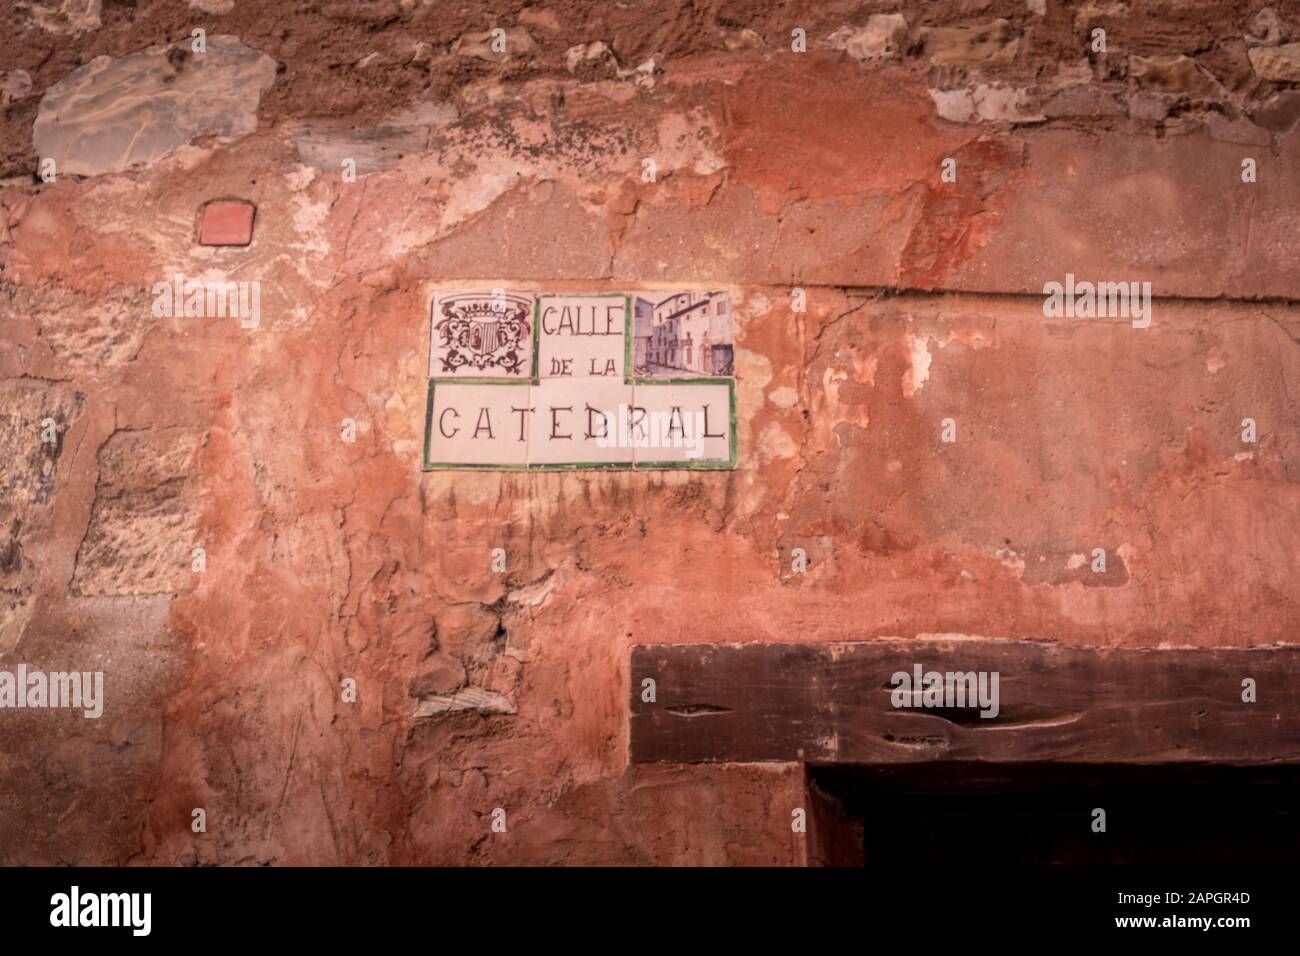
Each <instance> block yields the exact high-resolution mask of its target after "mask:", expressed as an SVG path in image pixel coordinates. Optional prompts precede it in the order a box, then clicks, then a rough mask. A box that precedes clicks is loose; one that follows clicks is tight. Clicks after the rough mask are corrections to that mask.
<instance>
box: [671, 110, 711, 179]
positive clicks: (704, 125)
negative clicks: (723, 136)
mask: <svg viewBox="0 0 1300 956" xmlns="http://www.w3.org/2000/svg"><path fill="white" fill-rule="evenodd" d="M716 128H717V124H716V123H714V122H713V120H712V119H711V118H710V117H709V115H708V114H707V113H706V112H705V111H704V110H700V109H695V110H691V111H690V113H673V114H671V115H669V116H666V117H664V118H663V119H662V120H661V121H660V122H659V149H660V155H661V157H662V162H661V163H660V168H661V169H686V170H689V171H690V172H693V173H695V174H696V175H697V176H708V175H709V174H710V173H716V172H717V171H718V170H719V169H722V168H723V167H725V166H726V165H727V164H726V163H725V162H724V161H723V159H722V157H721V156H719V155H718V154H717V153H716V152H714V150H713V148H712V146H710V145H709V142H708V135H707V133H706V132H702V131H706V130H709V129H716Z"/></svg>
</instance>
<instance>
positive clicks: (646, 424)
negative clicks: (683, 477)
mask: <svg viewBox="0 0 1300 956" xmlns="http://www.w3.org/2000/svg"><path fill="white" fill-rule="evenodd" d="M635 398H636V412H635V413H634V414H633V415H632V416H631V420H630V429H631V431H632V437H633V439H634V442H635V444H636V446H637V447H636V462H637V464H648V463H651V462H654V463H664V462H673V463H682V464H686V463H689V462H722V461H728V460H730V458H731V388H730V386H729V385H726V384H721V385H718V384H709V383H702V382H665V383H662V384H660V383H658V382H656V383H653V384H649V383H644V382H638V383H637V385H636V392H635Z"/></svg>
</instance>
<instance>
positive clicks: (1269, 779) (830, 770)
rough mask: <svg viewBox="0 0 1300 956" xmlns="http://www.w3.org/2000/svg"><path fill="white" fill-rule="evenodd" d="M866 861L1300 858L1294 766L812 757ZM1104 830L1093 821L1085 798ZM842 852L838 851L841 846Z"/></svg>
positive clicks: (1299, 795)
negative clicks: (827, 760)
mask: <svg viewBox="0 0 1300 956" xmlns="http://www.w3.org/2000/svg"><path fill="white" fill-rule="evenodd" d="M809 774H810V778H811V783H812V785H813V786H814V787H815V790H816V791H819V792H820V794H822V795H825V796H828V797H830V798H833V799H832V801H831V803H832V805H834V804H838V807H837V811H838V812H837V813H836V814H834V816H835V817H837V818H838V823H836V824H831V826H833V827H835V828H836V829H837V832H836V833H835V834H834V835H831V834H827V835H826V836H825V838H827V839H832V840H839V841H845V840H860V841H861V842H860V844H859V845H860V848H861V849H860V851H859V852H860V853H861V856H860V857H859V858H860V859H861V860H863V862H864V863H865V865H866V866H867V867H888V868H895V867H898V866H899V865H900V864H902V865H925V866H942V865H952V866H970V865H982V866H987V865H1005V866H1074V865H1083V866H1087V865H1136V866H1179V865H1192V864H1194V865H1202V866H1203V865H1210V866H1239V865H1257V864H1273V865H1280V864H1296V863H1297V862H1300V766H1297V765H1271V766H1265V767H1259V766H1251V767H1232V766H1224V765H1219V764H1178V765H1128V764H1062V763H1039V764H1032V763H1029V764H984V763H942V762H936V763H917V764H889V765H872V766H862V765H856V766H835V767H810V768H809ZM1095 808H1101V809H1103V810H1104V811H1105V824H1106V829H1105V832H1104V833H1099V832H1094V831H1093V821H1094V813H1093V811H1094V809H1095ZM840 858H841V859H843V858H844V857H843V856H841V857H840Z"/></svg>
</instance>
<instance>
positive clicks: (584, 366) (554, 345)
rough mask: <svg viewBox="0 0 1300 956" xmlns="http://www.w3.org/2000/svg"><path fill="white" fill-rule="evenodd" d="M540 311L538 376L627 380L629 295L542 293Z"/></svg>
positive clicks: (539, 304)
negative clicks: (551, 294)
mask: <svg viewBox="0 0 1300 956" xmlns="http://www.w3.org/2000/svg"><path fill="white" fill-rule="evenodd" d="M538 316H539V318H538V341H537V374H538V376H539V377H541V378H604V379H608V380H610V381H620V382H621V381H622V380H623V378H624V366H625V364H626V342H627V297H626V296H623V295H602V296H541V297H540V299H539V302H538Z"/></svg>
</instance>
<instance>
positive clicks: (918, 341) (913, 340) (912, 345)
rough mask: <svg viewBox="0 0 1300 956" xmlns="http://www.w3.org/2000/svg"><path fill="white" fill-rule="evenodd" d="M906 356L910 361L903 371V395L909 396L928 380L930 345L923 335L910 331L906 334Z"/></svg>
mask: <svg viewBox="0 0 1300 956" xmlns="http://www.w3.org/2000/svg"><path fill="white" fill-rule="evenodd" d="M907 350H908V357H909V360H910V362H911V364H910V366H909V367H908V369H907V371H906V372H904V373H903V397H904V398H911V397H912V396H913V395H915V394H916V393H917V392H919V391H920V390H921V388H922V386H924V385H925V383H926V382H927V381H929V380H930V361H931V358H930V347H929V345H928V344H927V343H926V339H925V337H923V336H915V335H912V334H911V333H910V332H909V333H908V336H907Z"/></svg>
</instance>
